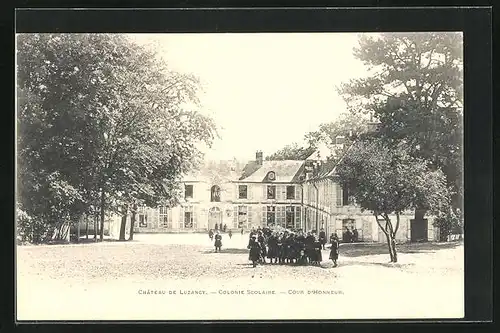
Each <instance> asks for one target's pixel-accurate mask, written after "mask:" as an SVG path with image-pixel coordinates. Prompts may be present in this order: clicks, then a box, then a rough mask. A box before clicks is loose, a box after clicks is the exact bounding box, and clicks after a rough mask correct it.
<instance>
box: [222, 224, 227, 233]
mask: <svg viewBox="0 0 500 333" xmlns="http://www.w3.org/2000/svg"><path fill="white" fill-rule="evenodd" d="M223 230H224V232H226V230H227V225H226V224H225V223H224V227H223Z"/></svg>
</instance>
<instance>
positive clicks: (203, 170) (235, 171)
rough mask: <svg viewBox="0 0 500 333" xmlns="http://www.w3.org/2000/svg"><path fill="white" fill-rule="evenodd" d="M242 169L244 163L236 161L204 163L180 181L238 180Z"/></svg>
mask: <svg viewBox="0 0 500 333" xmlns="http://www.w3.org/2000/svg"><path fill="white" fill-rule="evenodd" d="M244 167H245V164H244V162H240V161H236V160H229V161H205V162H203V163H202V164H201V165H200V166H199V167H198V168H197V169H195V170H192V171H191V172H189V173H188V174H186V175H185V176H184V177H183V179H182V180H183V181H185V182H194V181H205V182H221V181H228V182H229V181H233V180H236V179H238V178H239V177H240V175H241V173H242V172H243V168H244Z"/></svg>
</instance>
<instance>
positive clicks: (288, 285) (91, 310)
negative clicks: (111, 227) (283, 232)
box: [17, 234, 463, 320]
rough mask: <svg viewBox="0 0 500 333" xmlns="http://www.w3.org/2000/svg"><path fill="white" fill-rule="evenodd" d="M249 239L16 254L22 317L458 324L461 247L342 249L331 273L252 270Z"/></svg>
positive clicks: (160, 239) (170, 239)
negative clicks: (393, 255)
mask: <svg viewBox="0 0 500 333" xmlns="http://www.w3.org/2000/svg"><path fill="white" fill-rule="evenodd" d="M247 237H248V236H247V235H244V236H241V235H240V234H236V235H234V236H233V238H232V239H229V238H228V237H227V235H224V238H223V250H222V252H221V253H214V251H213V247H212V242H210V240H209V239H208V236H206V235H201V234H190V235H187V234H172V235H147V234H138V235H136V236H135V240H134V241H131V242H116V241H115V242H113V241H105V242H102V243H87V244H74V245H50V246H19V247H18V248H17V269H18V272H17V273H18V276H17V293H18V295H17V296H18V319H26V320H29V319H33V320H35V319H37V320H40V319H61V320H84V319H95V320H113V319H115V320H119V319H121V320H123V319H130V320H133V319H135V320H137V319H148V320H154V319H164V320H172V319H180V320H182V319H183V320H186V319H203V320H211V319H273V318H274V319H313V318H314V319H325V318H330V319H343V318H345V319H353V318H356V319H361V318H367V319H370V318H429V317H448V318H449V317H462V316H463V245H462V244H461V243H444V244H431V243H422V244H409V245H399V262H398V263H397V264H389V263H388V261H389V255H388V254H387V250H386V248H385V246H384V245H383V244H361V245H356V244H346V245H342V246H341V249H340V261H339V264H340V265H339V267H337V268H333V267H332V265H331V263H330V262H328V253H329V251H328V250H325V251H323V262H322V265H321V267H313V266H308V267H295V266H286V265H269V264H268V265H262V266H258V267H257V268H252V267H251V265H250V264H249V262H248V250H247V249H246V245H247V241H248V238H247ZM154 292H156V294H155V293H154ZM174 292H175V294H173V293H174ZM195 292H196V294H195ZM181 293H182V294H181ZM200 293H204V294H203V295H200ZM241 293H243V294H241ZM269 293H274V294H269Z"/></svg>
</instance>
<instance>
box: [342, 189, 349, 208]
mask: <svg viewBox="0 0 500 333" xmlns="http://www.w3.org/2000/svg"><path fill="white" fill-rule="evenodd" d="M347 205H349V189H348V188H347V187H345V188H343V189H342V206H347Z"/></svg>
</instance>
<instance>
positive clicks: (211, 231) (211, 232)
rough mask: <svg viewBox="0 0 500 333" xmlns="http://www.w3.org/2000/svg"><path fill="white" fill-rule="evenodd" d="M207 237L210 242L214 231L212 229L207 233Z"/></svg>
mask: <svg viewBox="0 0 500 333" xmlns="http://www.w3.org/2000/svg"><path fill="white" fill-rule="evenodd" d="M208 237H210V241H213V240H214V231H213V230H212V229H210V230H209V231H208Z"/></svg>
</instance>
